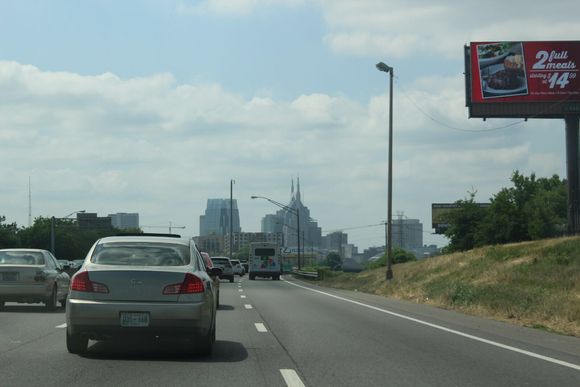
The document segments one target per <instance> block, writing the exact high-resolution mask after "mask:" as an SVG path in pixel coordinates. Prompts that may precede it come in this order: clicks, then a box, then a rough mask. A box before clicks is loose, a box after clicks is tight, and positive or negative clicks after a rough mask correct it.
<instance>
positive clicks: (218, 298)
mask: <svg viewBox="0 0 580 387" xmlns="http://www.w3.org/2000/svg"><path fill="white" fill-rule="evenodd" d="M219 307H220V292H219V291H218V292H217V304H216V308H219Z"/></svg>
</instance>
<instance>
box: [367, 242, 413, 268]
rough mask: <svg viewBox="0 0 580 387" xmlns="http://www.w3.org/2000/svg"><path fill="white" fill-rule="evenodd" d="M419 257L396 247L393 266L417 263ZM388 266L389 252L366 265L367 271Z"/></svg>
mask: <svg viewBox="0 0 580 387" xmlns="http://www.w3.org/2000/svg"><path fill="white" fill-rule="evenodd" d="M416 260H417V257H415V255H414V254H413V253H410V252H408V251H406V250H404V249H401V248H399V247H395V248H394V249H393V265H396V264H398V263H405V262H412V261H416ZM383 266H387V252H386V251H385V253H384V254H383V255H382V256H381V257H380V258H379V259H377V260H376V261H374V262H370V263H368V264H367V265H366V269H369V270H373V269H378V268H379V267H383Z"/></svg>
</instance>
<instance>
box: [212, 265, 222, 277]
mask: <svg viewBox="0 0 580 387" xmlns="http://www.w3.org/2000/svg"><path fill="white" fill-rule="evenodd" d="M209 275H210V276H212V277H219V276H221V275H222V269H220V268H219V267H212V268H211V269H209Z"/></svg>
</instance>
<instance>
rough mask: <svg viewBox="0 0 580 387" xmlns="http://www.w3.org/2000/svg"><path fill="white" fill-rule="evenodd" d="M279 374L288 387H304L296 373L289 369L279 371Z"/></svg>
mask: <svg viewBox="0 0 580 387" xmlns="http://www.w3.org/2000/svg"><path fill="white" fill-rule="evenodd" d="M280 373H281V374H282V377H283V378H284V381H285V382H286V384H287V385H288V387H306V386H305V385H304V383H302V380H300V376H298V374H297V373H296V371H294V370H291V369H281V370H280Z"/></svg>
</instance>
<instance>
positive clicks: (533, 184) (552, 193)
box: [477, 170, 566, 246]
mask: <svg viewBox="0 0 580 387" xmlns="http://www.w3.org/2000/svg"><path fill="white" fill-rule="evenodd" d="M511 181H512V183H513V187H510V188H502V189H501V190H500V191H499V192H498V193H497V194H496V195H495V196H494V197H493V198H492V199H491V206H490V207H489V210H488V212H487V214H486V217H485V219H484V221H483V222H482V224H481V225H480V230H479V232H478V237H477V239H478V245H480V246H481V245H489V244H498V243H510V242H520V241H526V240H533V239H540V238H548V237H553V236H557V235H559V234H560V233H561V232H562V225H563V224H565V223H566V182H565V180H560V178H559V177H558V175H553V176H552V177H550V178H539V179H536V175H535V174H533V173H532V174H531V175H530V177H526V176H523V175H521V174H520V173H519V171H517V170H516V171H515V172H514V173H513V174H512V178H511Z"/></svg>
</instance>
